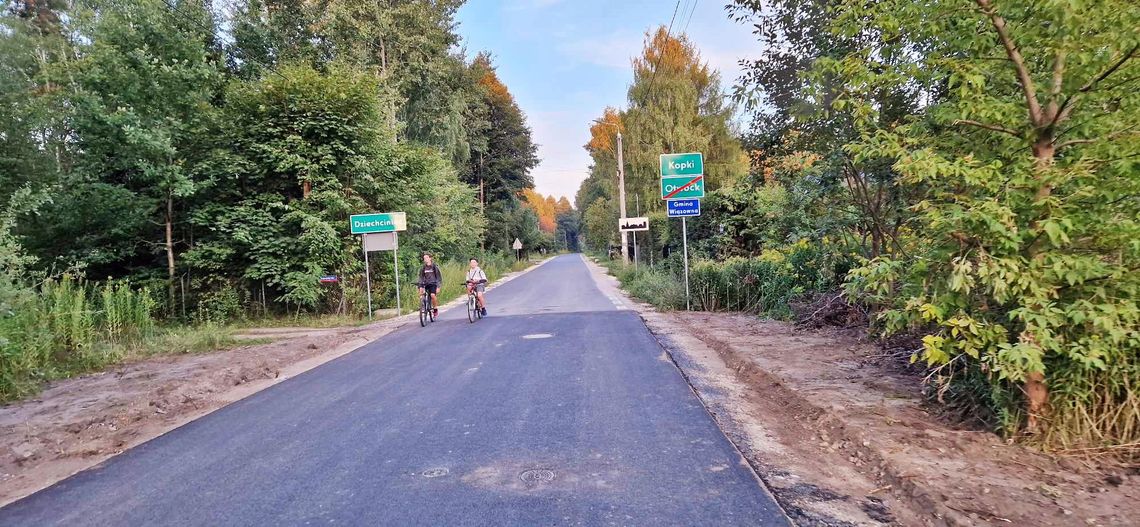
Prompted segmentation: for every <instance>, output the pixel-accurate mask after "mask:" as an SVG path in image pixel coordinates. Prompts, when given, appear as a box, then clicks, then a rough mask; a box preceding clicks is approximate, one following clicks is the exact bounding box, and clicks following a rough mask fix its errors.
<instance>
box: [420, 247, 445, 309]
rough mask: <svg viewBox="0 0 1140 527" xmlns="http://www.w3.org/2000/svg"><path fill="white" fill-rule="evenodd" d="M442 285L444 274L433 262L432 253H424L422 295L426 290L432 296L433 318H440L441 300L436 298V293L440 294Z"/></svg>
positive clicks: (421, 269)
mask: <svg viewBox="0 0 1140 527" xmlns="http://www.w3.org/2000/svg"><path fill="white" fill-rule="evenodd" d="M442 283H443V273H441V272H440V271H439V266H438V265H436V264H435V262H433V261H432V260H431V254H430V253H424V266H423V267H421V268H420V294H421V295H422V294H424V291H425V290H426V291H427V292H428V294H429V295H431V309H432V316H439V299H438V298H436V293H438V292H439V284H442Z"/></svg>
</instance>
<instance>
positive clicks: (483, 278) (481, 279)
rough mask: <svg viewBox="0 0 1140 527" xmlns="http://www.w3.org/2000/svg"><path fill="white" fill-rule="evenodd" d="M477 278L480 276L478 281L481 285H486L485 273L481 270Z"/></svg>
mask: <svg viewBox="0 0 1140 527" xmlns="http://www.w3.org/2000/svg"><path fill="white" fill-rule="evenodd" d="M479 276H480V279H479V281H480V282H481V283H484V284H485V283H487V273H484V272H483V269H482V268H480V269H479Z"/></svg>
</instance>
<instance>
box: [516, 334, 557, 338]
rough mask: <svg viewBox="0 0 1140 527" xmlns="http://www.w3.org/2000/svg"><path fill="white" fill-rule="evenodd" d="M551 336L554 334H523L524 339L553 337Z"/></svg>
mask: <svg viewBox="0 0 1140 527" xmlns="http://www.w3.org/2000/svg"><path fill="white" fill-rule="evenodd" d="M553 336H554V335H551V334H550V333H534V334H531V335H523V338H524V339H548V338H550V337H553Z"/></svg>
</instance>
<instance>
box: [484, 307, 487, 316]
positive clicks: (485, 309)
mask: <svg viewBox="0 0 1140 527" xmlns="http://www.w3.org/2000/svg"><path fill="white" fill-rule="evenodd" d="M483 316H487V308H483Z"/></svg>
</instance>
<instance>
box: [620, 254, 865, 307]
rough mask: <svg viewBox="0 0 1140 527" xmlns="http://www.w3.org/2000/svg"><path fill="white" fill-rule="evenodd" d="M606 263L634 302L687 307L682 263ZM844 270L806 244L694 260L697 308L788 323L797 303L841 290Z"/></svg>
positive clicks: (839, 263) (691, 269)
mask: <svg viewBox="0 0 1140 527" xmlns="http://www.w3.org/2000/svg"><path fill="white" fill-rule="evenodd" d="M601 262H602V264H603V265H605V266H607V267H609V269H610V271H611V272H612V273H613V274H614V276H616V277H617V278H618V280H619V281H621V283H622V287H623V288H625V289H626V290H627V291H629V292H630V294H632V295H633V296H634V297H637V298H638V299H640V300H642V301H645V302H648V303H650V304H653V305H654V306H655V307H657V308H658V309H681V308H683V307H684V306H685V281H684V280H685V279H684V271H683V268H682V267H681V264H680V263H679V262H675V261H672V260H667V261H666V262H665V263H663V264H661V265H657V266H647V265H640V266H637V267H634V266H627V265H622V264H621V263H620V262H617V261H610V260H608V259H602V260H601ZM844 265H845V262H844V261H843V259H842V258H840V257H838V255H837V254H836V253H833V252H829V251H827V250H826V249H821V248H820V247H818V246H815V245H810V244H808V243H806V242H801V243H796V244H791V245H788V246H785V247H782V248H780V249H770V250H767V251H764V253H763V254H761V255H759V256H755V257H750V258H741V257H736V258H729V259H727V260H719V261H718V260H709V259H700V258H697V259H693V260H692V262H691V263H690V266H689V291H690V295H691V299H692V302H691V303H692V307H693V309H696V310H700V311H743V312H748V313H757V314H763V315H766V316H769V317H773V318H788V317H790V316H791V315H792V310H791V301H792V300H794V299H796V298H797V297H801V296H803V295H806V294H809V293H813V292H817V291H823V290H827V289H829V288H835V287H838V284H839V281H840V279H841V277H842V273H843V272H844V271H845V267H844Z"/></svg>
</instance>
